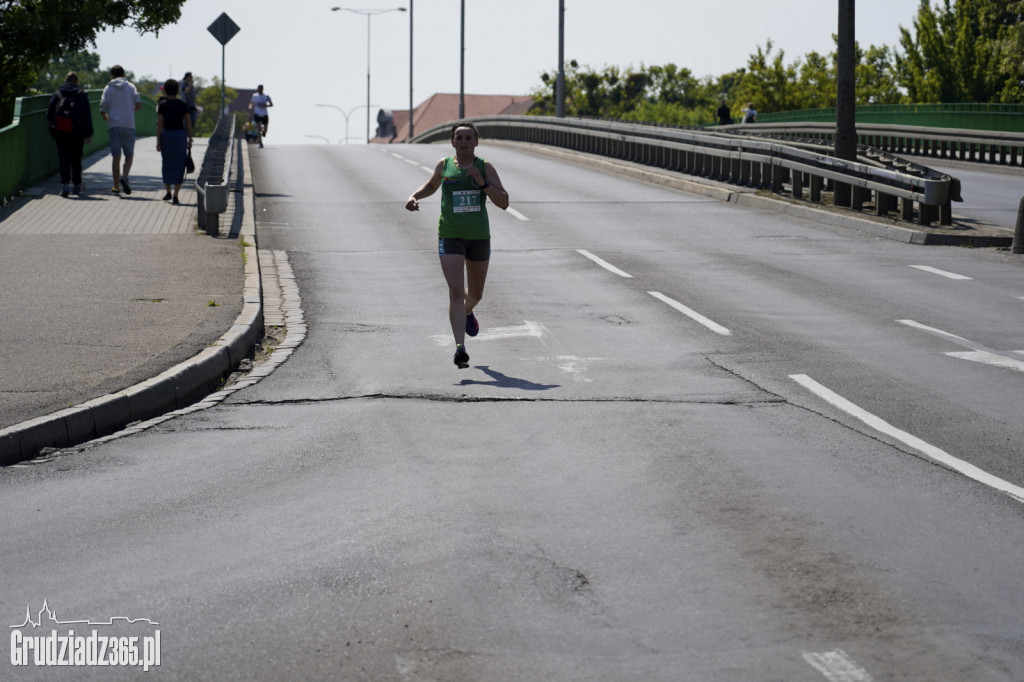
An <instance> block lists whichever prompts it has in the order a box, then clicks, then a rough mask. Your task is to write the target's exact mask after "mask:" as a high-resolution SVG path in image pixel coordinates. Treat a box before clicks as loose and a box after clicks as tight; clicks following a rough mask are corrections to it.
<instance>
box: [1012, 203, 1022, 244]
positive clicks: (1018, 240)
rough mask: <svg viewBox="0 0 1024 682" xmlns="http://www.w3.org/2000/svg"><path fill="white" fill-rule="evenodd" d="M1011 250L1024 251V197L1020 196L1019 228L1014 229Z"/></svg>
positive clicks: (1018, 210)
mask: <svg viewBox="0 0 1024 682" xmlns="http://www.w3.org/2000/svg"><path fill="white" fill-rule="evenodd" d="M1010 252H1011V253H1024V197H1021V198H1020V204H1018V206H1017V228H1016V229H1015V230H1014V231H1013V243H1012V244H1011V245H1010Z"/></svg>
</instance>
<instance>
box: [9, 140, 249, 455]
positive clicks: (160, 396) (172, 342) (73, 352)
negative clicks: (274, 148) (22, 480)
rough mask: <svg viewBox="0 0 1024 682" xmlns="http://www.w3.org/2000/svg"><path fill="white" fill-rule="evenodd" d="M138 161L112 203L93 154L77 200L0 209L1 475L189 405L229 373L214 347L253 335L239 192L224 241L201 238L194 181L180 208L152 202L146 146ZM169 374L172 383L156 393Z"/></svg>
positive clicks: (107, 164) (46, 188)
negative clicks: (127, 189)
mask: <svg viewBox="0 0 1024 682" xmlns="http://www.w3.org/2000/svg"><path fill="white" fill-rule="evenodd" d="M205 142H206V141H205V140H196V144H195V146H194V148H193V157H194V158H195V159H196V163H197V164H199V163H201V159H202V157H203V154H204V153H205V151H206V147H205ZM135 151H136V156H135V161H134V166H133V168H132V171H131V177H130V184H131V189H132V193H131V194H130V195H125V194H124V193H122V194H121V195H120V196H118V195H114V194H112V193H111V192H110V188H111V186H112V184H113V182H112V175H111V157H110V154H109V152H104V153H100V154H95V155H93V156H92V157H89V158H87V159H86V161H85V166H86V168H85V170H84V173H83V179H84V182H85V191H84V192H83V194H82V195H81V196H74V195H72V196H71V197H68V198H62V197H61V196H60V183H59V179H58V178H57V177H53V178H50V179H48V180H47V181H46V182H44V183H40V184H39V185H38V186H36V187H33V188H31V189H30V190H28V192H27V194H28V197H26V198H22V199H18V200H16V201H13V202H11V203H9V204H7V205H6V206H5V207H3V208H0V465H3V464H10V463H12V462H13V461H17V460H18V459H23V458H25V456H26V453H27V452H28V451H30V450H38V449H39V447H42V446H44V445H55V446H61V445H66V444H71V442H72V441H77V442H82V440H88V438H89V437H96V436H103V435H106V434H108V433H111V432H113V431H115V430H117V429H119V428H121V427H123V426H124V425H125V424H127V423H130V422H132V421H137V420H139V419H147V418H150V417H152V416H154V415H155V413H158V412H159V411H160V410H164V411H166V410H168V409H175V408H176V407H182V406H183V404H187V402H191V401H194V400H195V399H197V398H198V397H201V395H200V394H202V393H205V392H208V390H210V389H211V388H216V386H215V384H217V383H219V380H220V376H221V374H222V373H224V372H223V371H222V370H227V369H230V366H229V365H228V363H237V360H238V356H239V352H240V350H239V349H240V341H239V340H238V339H234V338H232V339H225V338H224V337H225V336H227V335H226V334H225V333H226V332H228V331H229V330H232V331H233V332H234V335H235V337H238V336H239V335H243V336H245V340H246V341H249V340H252V339H253V338H254V332H256V331H258V329H257V328H258V327H259V326H260V325H261V324H262V318H261V317H260V314H259V310H258V308H259V280H258V273H257V274H256V275H255V279H253V278H252V277H251V275H252V274H253V272H255V271H256V268H257V266H256V264H255V263H254V261H256V260H257V259H256V258H255V257H254V255H255V251H254V250H253V256H252V257H249V258H247V259H245V260H246V261H253V262H252V263H250V264H249V265H246V263H244V262H243V257H242V256H243V248H242V244H240V241H242V240H241V239H240V236H239V227H238V226H239V224H240V222H241V221H240V220H238V219H236V215H235V214H236V212H237V213H239V214H240V213H244V211H245V210H247V209H245V208H244V203H243V192H232V195H233V196H234V204H233V206H232V209H231V210H232V212H231V213H229V214H226V215H225V216H223V218H222V220H221V236H219V237H211V236H208V235H207V234H206V233H205V232H204V231H199V230H197V229H196V219H197V209H196V193H195V189H194V179H195V176H194V175H191V176H189V177H188V178H186V182H185V184H184V185H183V186H182V190H181V194H180V198H181V201H182V203H181V204H180V205H177V206H175V205H172V204H171V203H170V202H167V201H162V197H163V195H164V191H165V190H164V186H163V183H162V181H161V179H160V154H159V153H158V152H157V151H156V149H155V144H154V139H153V138H143V139H140V140H138V142H137V144H136V150H135ZM246 158H247V157H246ZM244 165H245V164H243V168H244ZM244 195H245V196H247V197H250V198H251V193H250V192H244ZM250 206H251V203H250ZM249 221H250V222H251V216H249ZM229 230H230V234H229V233H228V232H229ZM244 236H245V235H243V237H244ZM247 239H248V242H249V243H254V242H255V238H254V235H253V234H252V232H251V231H249V236H248V237H247ZM253 249H254V247H253ZM254 283H255V284H254ZM253 286H255V294H254V292H253ZM243 296H244V300H243ZM253 305H255V306H256V308H257V311H256V314H253V312H252V306H253ZM243 308H245V309H248V314H247V315H244V316H243ZM240 322H241V323H242V324H243V325H244V326H246V327H248V329H240V328H239V324H240ZM229 342H230V345H232V348H231V349H230V352H228V350H226V349H225V348H223V346H225V345H227V344H228V343H229ZM221 351H223V352H221ZM242 352H243V353H247V352H248V348H245V349H244V351H242ZM203 354H205V356H210V358H207V360H210V359H212V360H215V361H216V362H213V364H211V363H210V362H208V361H203V362H200V361H198V360H196V358H197V357H198V356H200V355H203ZM204 362H205V364H204ZM190 363H191V364H190ZM169 370H174V371H173V372H171V374H173V376H172V377H170V378H171V379H173V381H167V380H165V381H163V382H162V383H161V382H157V381H154V377H158V376H161V375H162V374H167V373H168V371H169ZM208 375H212V376H208ZM166 378H167V377H165V379H166ZM143 382H148V383H146V384H145V385H144V386H140V383H143ZM158 384H159V385H158ZM83 404H85V407H78V408H76V409H72V410H68V408H72V407H73V406H82V405H83ZM58 411H64V413H65V414H64V415H63V417H59V418H57V419H53V418H47V417H44V415H52V414H53V413H57V412H58ZM39 418H42V419H39ZM27 420H35V421H28V422H27ZM83 436H84V437H83ZM19 452H20V453H21V454H20V455H19V454H18V453H19Z"/></svg>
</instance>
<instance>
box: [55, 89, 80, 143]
mask: <svg viewBox="0 0 1024 682" xmlns="http://www.w3.org/2000/svg"><path fill="white" fill-rule="evenodd" d="M57 96H58V97H60V102H58V103H57V111H56V112H54V114H53V124H52V125H51V127H52V128H53V129H54V130H56V131H57V132H58V133H71V132H74V130H75V120H74V118H73V117H74V113H75V99H77V98H76V97H65V96H64V94H63V93H62V92H60V91H58V92H57Z"/></svg>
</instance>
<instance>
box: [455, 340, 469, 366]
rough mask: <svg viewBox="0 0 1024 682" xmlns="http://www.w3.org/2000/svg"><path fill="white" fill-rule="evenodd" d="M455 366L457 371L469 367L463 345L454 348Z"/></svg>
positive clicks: (467, 354)
mask: <svg viewBox="0 0 1024 682" xmlns="http://www.w3.org/2000/svg"><path fill="white" fill-rule="evenodd" d="M455 366H456V367H458V368H459V369H466V368H467V367H469V353H467V352H466V347H465V346H463V345H458V346H456V347H455Z"/></svg>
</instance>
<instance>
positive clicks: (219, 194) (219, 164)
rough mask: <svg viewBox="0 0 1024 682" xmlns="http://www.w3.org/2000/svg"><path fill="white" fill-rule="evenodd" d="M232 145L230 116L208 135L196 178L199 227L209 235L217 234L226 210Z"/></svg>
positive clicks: (225, 117) (221, 118)
mask: <svg viewBox="0 0 1024 682" xmlns="http://www.w3.org/2000/svg"><path fill="white" fill-rule="evenodd" d="M235 144H236V142H235V117H234V116H233V115H231V114H228V115H226V116H221V117H220V119H219V120H218V121H217V126H216V127H215V128H214V130H213V134H212V135H210V142H209V145H208V146H207V148H206V154H205V155H204V156H203V165H202V167H201V168H200V169H199V175H197V176H196V195H197V197H198V200H197V203H198V205H199V227H200V228H202V229H205V230H206V233H207V234H209V235H214V236H216V235H218V234H219V233H220V215H221V214H222V213H224V212H225V211H226V210H227V209H228V196H229V192H228V189H229V186H230V182H231V159H232V157H233V156H234V154H233V150H234V147H235Z"/></svg>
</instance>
